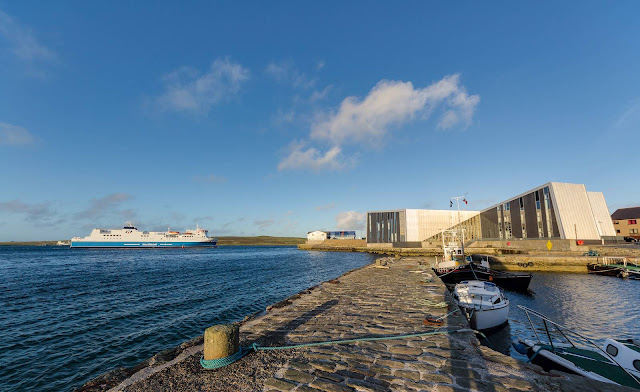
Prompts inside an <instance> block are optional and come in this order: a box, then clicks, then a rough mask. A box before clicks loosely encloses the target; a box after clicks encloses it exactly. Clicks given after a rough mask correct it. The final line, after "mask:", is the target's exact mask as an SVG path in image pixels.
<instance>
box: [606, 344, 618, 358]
mask: <svg viewBox="0 0 640 392" xmlns="http://www.w3.org/2000/svg"><path fill="white" fill-rule="evenodd" d="M607 354H609V355H611V356H612V357H615V356H616V355H618V348H617V347H616V346H613V345H611V344H608V345H607Z"/></svg>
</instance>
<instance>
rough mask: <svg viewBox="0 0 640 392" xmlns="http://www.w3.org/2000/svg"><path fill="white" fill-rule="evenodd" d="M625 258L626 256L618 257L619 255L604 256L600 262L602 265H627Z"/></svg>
mask: <svg viewBox="0 0 640 392" xmlns="http://www.w3.org/2000/svg"><path fill="white" fill-rule="evenodd" d="M627 261H628V260H627V258H626V257H619V256H605V257H603V258H602V264H604V265H624V266H626V265H627Z"/></svg>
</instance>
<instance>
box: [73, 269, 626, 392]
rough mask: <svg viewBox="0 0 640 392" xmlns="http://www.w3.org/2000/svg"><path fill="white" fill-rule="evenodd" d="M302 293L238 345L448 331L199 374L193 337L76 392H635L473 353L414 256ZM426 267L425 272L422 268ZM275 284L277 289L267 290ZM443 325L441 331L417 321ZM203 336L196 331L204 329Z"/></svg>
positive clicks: (438, 286) (256, 357)
mask: <svg viewBox="0 0 640 392" xmlns="http://www.w3.org/2000/svg"><path fill="white" fill-rule="evenodd" d="M386 261H387V263H386V265H383V264H384V263H379V265H370V266H367V267H364V268H362V269H359V270H356V271H352V272H350V273H347V274H345V275H343V276H342V277H340V278H338V279H335V280H331V281H328V282H325V283H323V284H321V285H319V286H316V287H315V288H312V289H309V290H306V291H304V292H302V293H300V294H297V295H295V296H293V297H292V298H290V299H288V300H285V301H283V302H281V303H278V304H275V305H273V306H271V307H269V308H268V309H267V312H266V314H264V315H261V316H259V317H257V318H255V319H252V320H249V321H246V322H244V323H243V325H242V326H241V328H240V345H241V346H249V345H250V344H251V343H253V342H256V343H258V344H259V345H260V346H281V345H294V344H301V343H310V342H321V341H327V340H338V339H353V338H364V337H381V336H390V335H406V334H417V333H424V332H430V331H454V330H462V332H451V333H448V334H441V335H431V336H423V337H414V338H408V339H406V338H405V339H393V340H384V341H374V342H366V341H361V342H356V343H349V344H339V345H331V346H318V347H306V348H297V349H294V350H286V351H258V352H254V353H250V354H249V355H247V356H246V357H244V358H243V359H241V360H240V361H238V362H236V363H234V364H232V365H229V366H227V367H225V368H222V369H219V370H215V371H210V370H204V369H202V367H201V366H200V363H199V360H200V357H201V355H202V346H201V345H198V343H199V342H201V339H200V340H199V341H198V340H194V341H193V342H192V344H191V345H189V344H187V345H185V346H184V347H183V349H181V350H177V351H175V354H176V355H175V357H173V358H164V359H162V360H157V361H153V360H152V361H147V363H146V365H145V366H142V367H139V368H138V369H137V372H135V373H134V374H132V375H130V376H129V377H128V378H126V379H124V380H122V379H117V377H116V378H113V377H112V378H109V377H102V378H98V379H96V380H93V381H92V382H90V383H88V384H87V385H85V386H84V387H83V388H82V390H109V389H111V390H113V391H151V390H153V391H192V390H198V391H299V392H320V391H324V392H347V391H369V392H376V391H452V392H453V391H456V392H457V391H460V392H462V391H492V392H498V391H580V392H588V391H594V392H595V391H624V390H628V391H633V390H634V389H631V388H624V387H619V386H612V385H611V384H604V383H600V382H597V381H593V380H589V379H586V378H582V377H579V376H571V375H566V374H564V373H559V372H551V373H546V372H543V371H542V369H541V368H539V367H538V366H535V365H531V364H525V363H522V362H518V361H516V360H514V359H512V358H510V357H507V356H504V355H502V354H500V353H497V352H495V351H493V350H491V349H488V348H486V347H484V346H481V345H480V342H479V341H478V339H476V336H475V335H474V333H473V332H472V331H470V330H469V329H468V324H467V321H466V319H465V318H463V317H462V316H461V315H460V314H459V312H458V313H453V314H449V315H447V314H448V313H450V312H451V311H453V310H455V309H457V307H456V305H455V304H454V303H453V300H452V298H451V296H450V294H449V293H448V292H447V290H446V288H445V287H444V285H443V284H442V283H441V282H440V280H439V279H438V278H435V277H433V276H431V274H429V267H428V265H427V263H425V262H423V259H420V258H404V259H396V258H387V259H386ZM423 264H424V265H423ZM274 284H277V282H274ZM427 317H430V318H439V317H442V321H443V323H442V325H426V324H425V323H424V320H425V318H427ZM203 330H204V328H203Z"/></svg>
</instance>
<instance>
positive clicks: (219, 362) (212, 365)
mask: <svg viewBox="0 0 640 392" xmlns="http://www.w3.org/2000/svg"><path fill="white" fill-rule="evenodd" d="M455 332H473V330H472V329H469V328H461V329H454V330H448V331H432V332H423V333H414V334H409V335H396V336H381V337H369V338H355V339H344V340H329V341H326V342H313V343H301V344H295V345H291V346H279V347H262V346H259V345H258V344H256V343H253V344H252V345H251V346H250V347H242V348H241V349H240V350H239V351H238V352H237V353H235V354H233V355H230V356H228V357H225V358H220V359H209V360H206V359H204V357H201V358H200V365H202V367H203V368H205V369H210V370H211V369H219V368H222V367H224V366H227V365H230V364H232V363H234V362H236V361H237V360H239V359H240V358H242V357H244V356H245V355H247V354H248V353H250V352H251V351H261V350H290V349H294V348H302V347H316V346H328V345H333V344H346V343H357V342H375V341H380V340H395V339H409V338H418V337H422V336H430V335H444V334H450V333H455Z"/></svg>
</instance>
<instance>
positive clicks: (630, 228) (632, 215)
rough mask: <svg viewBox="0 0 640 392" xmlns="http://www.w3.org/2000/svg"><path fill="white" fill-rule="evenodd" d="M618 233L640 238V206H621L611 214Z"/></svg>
mask: <svg viewBox="0 0 640 392" xmlns="http://www.w3.org/2000/svg"><path fill="white" fill-rule="evenodd" d="M611 220H612V221H613V226H614V228H615V230H616V235H620V236H623V237H633V238H636V239H640V233H638V230H639V229H640V224H638V222H640V207H631V208H619V209H617V210H616V211H615V212H614V213H613V214H611Z"/></svg>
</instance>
